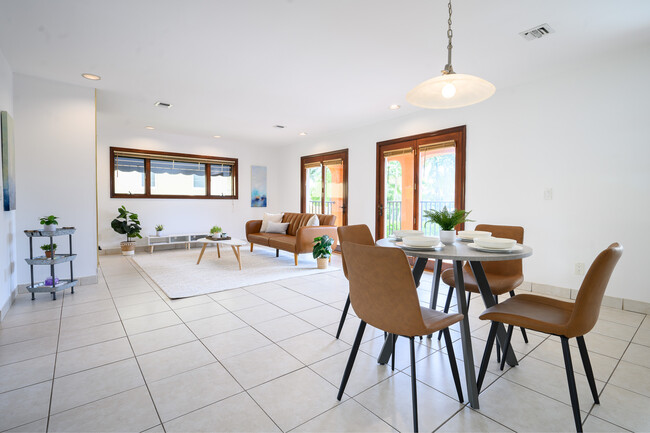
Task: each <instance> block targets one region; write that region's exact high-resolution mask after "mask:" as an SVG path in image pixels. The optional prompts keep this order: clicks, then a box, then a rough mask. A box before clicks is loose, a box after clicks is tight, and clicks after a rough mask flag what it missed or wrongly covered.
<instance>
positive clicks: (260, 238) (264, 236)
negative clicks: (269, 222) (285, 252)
mask: <svg viewBox="0 0 650 433" xmlns="http://www.w3.org/2000/svg"><path fill="white" fill-rule="evenodd" d="M276 236H285V235H279V234H275V233H250V234H249V235H248V236H247V238H248V242H252V243H254V244H258V245H265V246H268V245H269V239H271V238H273V237H276Z"/></svg>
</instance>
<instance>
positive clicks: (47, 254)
mask: <svg viewBox="0 0 650 433" xmlns="http://www.w3.org/2000/svg"><path fill="white" fill-rule="evenodd" d="M50 247H51V248H50ZM41 249H42V250H43V251H45V257H47V258H48V259H51V258H53V257H54V254H56V244H52V245H50V244H45V245H41Z"/></svg>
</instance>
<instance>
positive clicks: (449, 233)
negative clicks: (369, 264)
mask: <svg viewBox="0 0 650 433" xmlns="http://www.w3.org/2000/svg"><path fill="white" fill-rule="evenodd" d="M470 212H472V211H471V210H470V211H465V210H462V209H455V210H453V211H449V210H448V209H447V206H445V207H443V208H442V210H435V209H431V210H427V211H424V216H425V218H426V219H427V221H426V223H425V224H431V223H435V224H438V225H439V226H440V242H442V243H443V244H445V245H451V244H453V243H454V242H456V230H454V227H456V226H457V225H458V224H462V223H465V222H468V221H472V220H470V219H467V216H468V215H469V214H470Z"/></svg>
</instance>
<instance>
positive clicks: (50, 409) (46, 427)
mask: <svg viewBox="0 0 650 433" xmlns="http://www.w3.org/2000/svg"><path fill="white" fill-rule="evenodd" d="M50 240H52V239H51V238H50ZM71 245H72V244H71ZM52 278H53V279H54V277H52ZM55 293H56V292H55ZM64 302H65V290H63V291H62V293H61V317H60V318H59V332H58V334H57V336H56V351H55V352H54V353H55V355H54V368H53V369H52V387H51V388H50V404H49V405H48V407H47V423H46V424H45V432H46V433H47V432H48V431H49V430H50V417H51V416H52V415H51V414H52V399H53V397H54V378H55V377H56V364H57V361H58V359H59V343H60V342H61V324H62V321H63V303H64Z"/></svg>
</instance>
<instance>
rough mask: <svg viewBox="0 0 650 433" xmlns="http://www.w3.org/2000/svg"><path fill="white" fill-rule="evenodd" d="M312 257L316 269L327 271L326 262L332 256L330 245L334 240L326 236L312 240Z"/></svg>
mask: <svg viewBox="0 0 650 433" xmlns="http://www.w3.org/2000/svg"><path fill="white" fill-rule="evenodd" d="M314 242H315V244H314V251H313V256H314V258H315V259H316V263H317V265H318V269H327V262H328V261H329V258H330V256H331V255H332V243H333V242H334V239H332V238H331V237H329V236H327V235H323V236H319V237H317V238H314Z"/></svg>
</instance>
